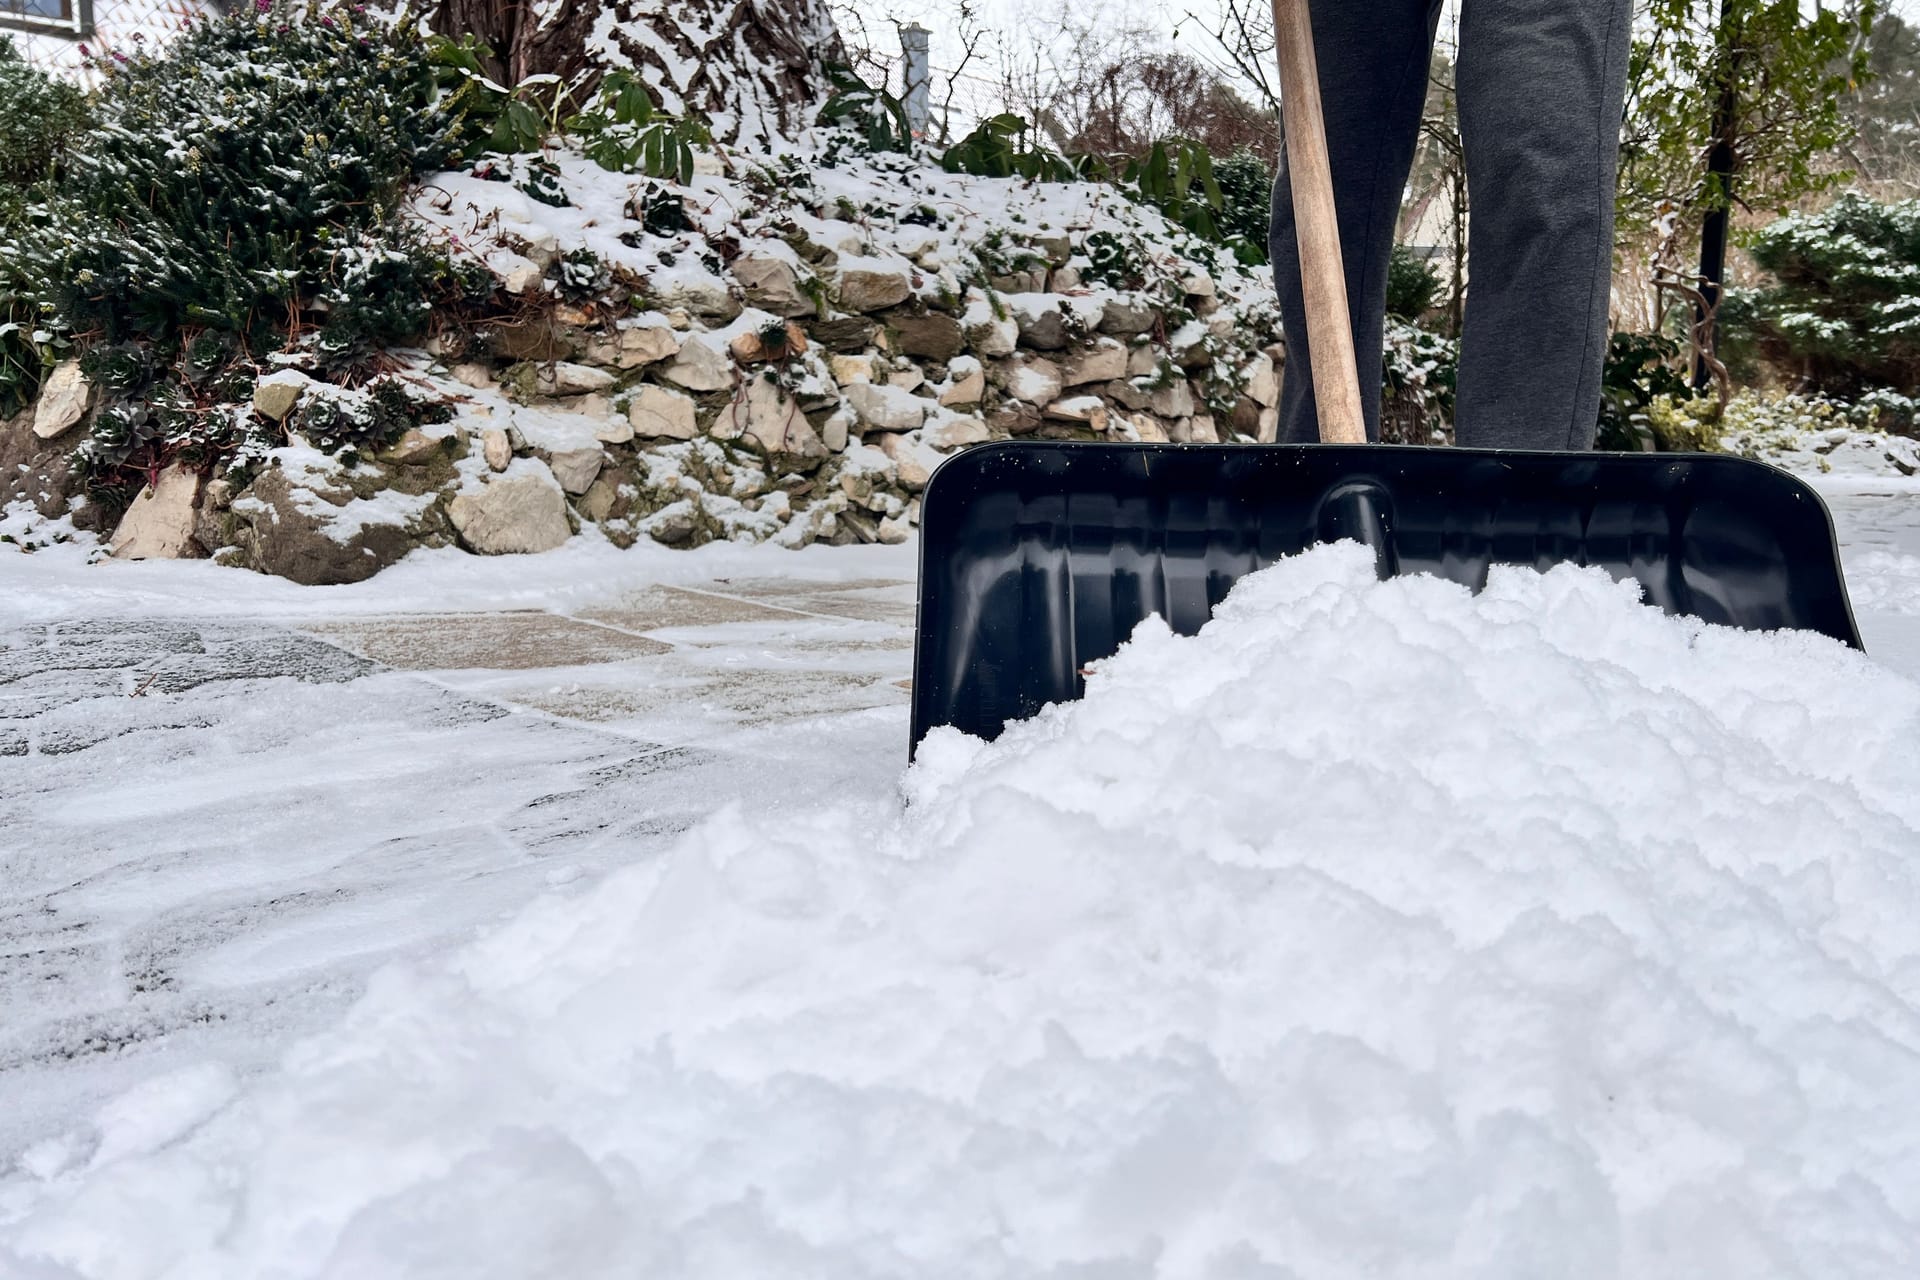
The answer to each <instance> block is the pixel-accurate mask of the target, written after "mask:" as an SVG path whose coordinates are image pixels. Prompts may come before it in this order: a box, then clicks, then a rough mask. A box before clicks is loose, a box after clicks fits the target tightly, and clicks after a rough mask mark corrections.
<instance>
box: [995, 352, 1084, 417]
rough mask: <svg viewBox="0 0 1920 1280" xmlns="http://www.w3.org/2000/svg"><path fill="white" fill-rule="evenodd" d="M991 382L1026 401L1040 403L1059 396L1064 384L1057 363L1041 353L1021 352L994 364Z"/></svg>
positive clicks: (1014, 396) (1016, 397)
mask: <svg viewBox="0 0 1920 1280" xmlns="http://www.w3.org/2000/svg"><path fill="white" fill-rule="evenodd" d="M992 378H993V382H994V385H996V386H998V387H999V388H1000V389H1001V390H1002V391H1004V392H1006V393H1007V394H1008V395H1010V396H1012V397H1013V398H1014V399H1015V400H1024V401H1026V402H1027V403H1028V404H1033V405H1042V404H1048V403H1051V402H1052V401H1054V400H1058V399H1059V398H1060V392H1061V390H1062V389H1063V388H1064V387H1065V386H1066V383H1065V382H1064V381H1063V380H1062V379H1061V377H1060V366H1059V365H1057V364H1055V363H1054V362H1053V361H1051V360H1049V359H1047V358H1046V357H1044V356H1031V355H1021V356H1018V357H1015V358H1014V359H1012V360H1008V361H1006V362H1005V363H1003V364H1000V365H996V366H995V367H994V370H993V373H992Z"/></svg>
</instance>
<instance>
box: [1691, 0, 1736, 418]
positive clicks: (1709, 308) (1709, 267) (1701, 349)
mask: <svg viewBox="0 0 1920 1280" xmlns="http://www.w3.org/2000/svg"><path fill="white" fill-rule="evenodd" d="M1737 3H1738V0H1720V29H1719V35H1718V38H1717V40H1716V43H1717V44H1718V45H1719V63H1720V84H1719V88H1718V89H1717V90H1716V92H1715V96H1714V100H1713V121H1712V124H1711V125H1710V126H1709V134H1710V137H1709V139H1708V148H1707V198H1708V203H1707V216H1706V220H1705V221H1704V222H1702V223H1701V226H1700V302H1699V304H1698V306H1697V307H1696V308H1695V311H1694V326H1695V327H1694V332H1695V333H1696V334H1699V335H1700V341H1699V344H1698V351H1697V354H1696V356H1695V359H1694V362H1693V385H1694V386H1695V387H1698V388H1705V387H1706V385H1707V384H1708V383H1709V382H1710V381H1712V379H1713V361H1714V359H1715V358H1716V357H1717V356H1718V354H1719V349H1720V326H1719V324H1718V323H1717V320H1718V318H1719V311H1720V295H1721V291H1722V286H1723V284H1724V283H1725V281H1726V275H1727V229H1728V226H1729V224H1730V223H1731V221H1732V218H1733V171H1734V160H1735V156H1734V148H1733V143H1734V137H1735V135H1736V133H1737V131H1738V130H1739V127H1740V103H1739V99H1738V95H1737V89H1736V86H1737V85H1738V83H1739V73H1740V48H1739V42H1740V32H1739V30H1738V23H1737V21H1736V20H1735V19H1734V18H1733V17H1732V10H1733V8H1734V5H1735V4H1737Z"/></svg>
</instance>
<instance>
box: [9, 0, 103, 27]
mask: <svg viewBox="0 0 1920 1280" xmlns="http://www.w3.org/2000/svg"><path fill="white" fill-rule="evenodd" d="M0 27H12V28H14V29H16V30H24V31H44V32H47V33H48V34H50V35H51V34H58V35H67V36H83V35H87V34H89V33H90V32H91V31H92V30H93V0H0Z"/></svg>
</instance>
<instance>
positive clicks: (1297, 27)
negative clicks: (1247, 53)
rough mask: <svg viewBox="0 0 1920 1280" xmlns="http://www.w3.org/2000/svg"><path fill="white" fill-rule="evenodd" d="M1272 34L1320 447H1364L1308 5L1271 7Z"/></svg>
mask: <svg viewBox="0 0 1920 1280" xmlns="http://www.w3.org/2000/svg"><path fill="white" fill-rule="evenodd" d="M1345 2H1347V0H1334V3H1345ZM1273 33H1274V45H1275V51H1276V53H1277V55H1278V58H1279V62H1280V103H1281V110H1282V111H1284V112H1285V114H1286V139H1287V180H1288V182H1289V184H1290V186H1291V188H1292V191H1293V223H1294V230H1295V233H1296V235H1297V237H1298V244H1297V248H1298V249H1299V253H1300V291H1301V294H1302V295H1303V297H1304V300H1305V302H1306V309H1307V348H1308V350H1309V351H1310V352H1311V354H1312V359H1313V398H1314V403H1315V407H1316V408H1317V409H1318V411H1319V418H1320V440H1321V442H1322V443H1324V444H1365V443H1366V442H1367V425H1366V416H1365V413H1364V412H1363V411H1362V409H1361V408H1360V372H1359V369H1358V367H1357V366H1356V365H1355V363H1354V358H1353V325H1352V322H1351V321H1350V320H1349V318H1348V312H1347V275H1346V268H1345V266H1344V264H1343V263H1342V262H1341V259H1340V221H1339V216H1338V214H1337V212H1336V211H1335V207H1334V203H1333V168H1332V166H1331V165H1330V164H1329V163H1328V161H1327V126H1326V118H1325V117H1324V116H1323V115H1322V114H1321V111H1320V71H1319V68H1318V66H1317V65H1316V64H1315V61H1314V56H1313V23H1312V20H1311V19H1310V17H1309V16H1308V13H1307V0H1273Z"/></svg>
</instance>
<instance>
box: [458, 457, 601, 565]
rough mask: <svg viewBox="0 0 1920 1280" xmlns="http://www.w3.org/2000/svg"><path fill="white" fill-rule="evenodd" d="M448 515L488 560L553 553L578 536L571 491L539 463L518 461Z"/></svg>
mask: <svg viewBox="0 0 1920 1280" xmlns="http://www.w3.org/2000/svg"><path fill="white" fill-rule="evenodd" d="M585 488H586V486H582V489H583V490H584V489H585ZM447 516H448V518H449V519H451V520H452V521H453V527H454V528H455V529H456V530H458V531H459V533H460V540H461V541H462V542H463V543H465V544H466V545H467V547H468V548H470V549H471V550H474V551H478V552H480V553H481V554H482V555H508V554H514V553H531V552H539V551H551V550H553V549H554V548H555V547H557V546H559V545H560V544H561V543H563V542H565V541H566V540H567V539H568V538H570V537H572V536H573V530H572V529H571V528H570V527H569V526H568V524H567V499H566V492H565V490H563V489H562V488H561V486H560V482H559V481H558V480H556V479H555V478H554V474H553V472H552V470H551V469H549V468H548V466H547V465H546V464H545V463H543V462H541V461H539V460H538V459H536V458H515V459H514V460H513V462H512V463H511V464H509V465H508V467H507V469H506V470H505V471H503V472H501V473H500V474H499V475H497V476H493V477H492V478H490V479H488V480H486V481H485V482H483V483H481V484H479V485H478V486H476V487H474V488H471V489H463V490H461V492H460V493H458V494H456V495H455V496H454V499H453V501H452V502H451V503H449V504H448V506H447Z"/></svg>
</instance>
